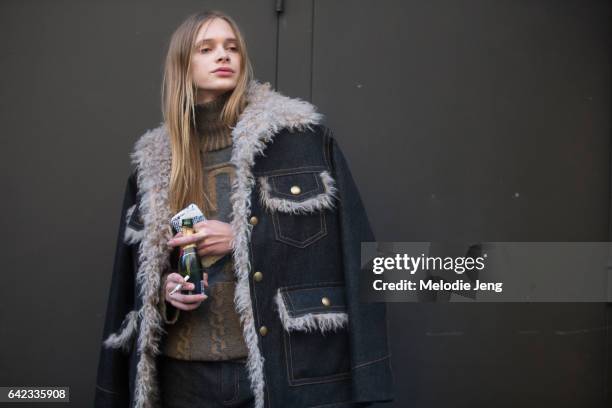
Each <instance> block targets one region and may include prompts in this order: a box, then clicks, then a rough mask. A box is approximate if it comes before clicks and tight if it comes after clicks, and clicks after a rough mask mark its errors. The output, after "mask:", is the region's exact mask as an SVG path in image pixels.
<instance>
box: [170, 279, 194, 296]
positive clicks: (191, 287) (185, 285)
mask: <svg viewBox="0 0 612 408" xmlns="http://www.w3.org/2000/svg"><path fill="white" fill-rule="evenodd" d="M178 285H181V289H179V290H194V289H195V285H194V284H193V283H188V282H183V283H178V284H177V283H174V282H171V283H169V284H168V285H166V294H167V295H168V296H170V294H171V293H172V291H173V290H174V289H175V288H176V287H177V286H178ZM174 293H176V292H174ZM174 293H172V297H174Z"/></svg>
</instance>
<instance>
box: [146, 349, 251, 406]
mask: <svg viewBox="0 0 612 408" xmlns="http://www.w3.org/2000/svg"><path fill="white" fill-rule="evenodd" d="M158 372H159V381H160V393H161V399H162V408H200V407H235V408H236V407H253V406H254V403H255V397H254V396H253V393H252V392H251V387H250V382H249V378H248V374H247V371H246V359H237V360H226V361H185V360H177V359H175V358H171V357H168V356H164V355H160V356H159V371H158Z"/></svg>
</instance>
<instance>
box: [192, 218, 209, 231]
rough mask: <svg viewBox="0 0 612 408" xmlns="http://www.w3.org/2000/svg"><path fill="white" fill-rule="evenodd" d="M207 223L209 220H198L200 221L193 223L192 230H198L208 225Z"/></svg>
mask: <svg viewBox="0 0 612 408" xmlns="http://www.w3.org/2000/svg"><path fill="white" fill-rule="evenodd" d="M208 223H209V220H203V221H200V222H196V223H195V224H194V225H193V230H194V231H200V230H201V229H202V228H205V227H206V226H207V225H208Z"/></svg>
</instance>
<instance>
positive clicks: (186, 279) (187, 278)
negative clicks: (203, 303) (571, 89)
mask: <svg viewBox="0 0 612 408" xmlns="http://www.w3.org/2000/svg"><path fill="white" fill-rule="evenodd" d="M183 279H184V280H185V282H187V281H188V280H189V275H187V276H185V277H184V278H183ZM182 287H183V284H182V283H179V284H178V285H176V286H175V287H174V289H172V292H170V295H173V294H175V293H176V292H178V291H179V290H181V288H182Z"/></svg>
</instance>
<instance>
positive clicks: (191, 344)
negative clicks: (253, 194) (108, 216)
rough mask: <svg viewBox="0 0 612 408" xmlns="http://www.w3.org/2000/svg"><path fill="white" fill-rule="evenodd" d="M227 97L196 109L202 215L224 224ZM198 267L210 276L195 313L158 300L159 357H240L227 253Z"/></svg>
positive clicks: (229, 177)
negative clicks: (161, 331)
mask: <svg viewBox="0 0 612 408" xmlns="http://www.w3.org/2000/svg"><path fill="white" fill-rule="evenodd" d="M228 97H229V92H228V93H225V94H223V95H221V96H219V97H217V98H216V99H214V100H213V101H210V102H207V103H203V104H198V105H196V111H195V113H196V117H195V118H196V131H197V134H198V137H199V146H200V152H201V157H202V163H203V170H204V172H203V173H204V174H203V175H204V191H205V194H206V197H207V198H208V200H205V202H206V205H205V207H204V208H202V212H203V213H204V215H205V216H206V218H207V219H212V220H219V221H223V222H227V223H229V222H230V214H231V204H230V193H231V185H232V181H233V179H234V177H235V168H234V166H233V165H232V164H231V163H230V158H231V152H232V135H231V129H229V127H227V126H226V125H225V124H223V123H222V122H221V121H220V120H219V118H220V113H221V110H222V109H223V106H224V104H225V102H226V101H227V98H228ZM202 266H204V268H205V269H206V271H207V272H208V283H209V287H208V289H207V294H208V299H206V300H204V301H203V302H202V303H201V304H200V306H199V307H198V308H197V309H195V310H192V311H190V312H185V311H183V312H181V313H179V310H178V309H176V308H174V307H173V306H172V305H170V304H169V303H166V302H165V301H161V302H160V303H161V309H162V310H161V312H162V316H163V318H164V322H165V323H166V330H167V337H166V341H165V342H164V345H163V347H162V353H163V354H164V355H166V356H169V357H173V358H177V359H180V360H198V361H219V360H230V359H237V358H244V357H246V355H247V348H246V344H245V343H244V338H243V334H242V325H241V324H240V317H239V315H238V313H237V312H236V310H235V306H234V291H235V287H236V277H235V274H234V265H233V260H232V256H231V253H228V254H226V255H225V256H207V257H204V258H203V259H202ZM165 277H166V276H165V275H164V277H163V279H164V280H163V281H162V282H164V281H165ZM162 291H163V288H162ZM162 299H163V292H162Z"/></svg>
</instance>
